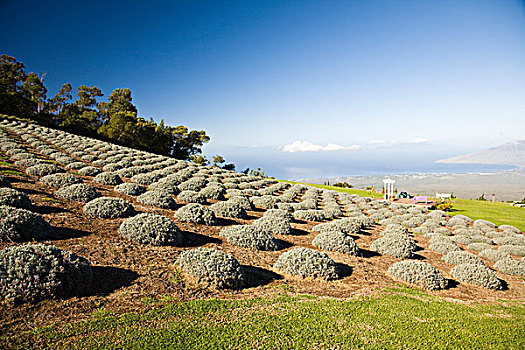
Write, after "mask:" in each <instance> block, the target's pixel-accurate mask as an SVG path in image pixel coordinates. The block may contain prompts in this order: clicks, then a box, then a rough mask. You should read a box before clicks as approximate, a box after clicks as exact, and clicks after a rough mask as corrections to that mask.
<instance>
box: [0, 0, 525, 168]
mask: <svg viewBox="0 0 525 350" xmlns="http://www.w3.org/2000/svg"><path fill="white" fill-rule="evenodd" d="M0 31H1V33H2V35H1V36H0V47H1V51H2V53H7V54H9V55H12V56H15V57H16V58H17V59H19V60H20V61H22V62H24V63H25V64H26V67H27V69H28V70H29V71H35V72H37V73H43V72H47V75H46V85H47V87H48V89H49V90H50V92H49V94H50V95H51V96H52V95H53V94H55V93H56V91H57V90H58V88H59V87H60V85H61V84H62V83H64V82H70V83H71V84H72V85H80V84H87V85H96V86H98V87H100V88H101V89H102V90H103V92H104V93H105V94H106V96H107V95H109V94H110V93H111V91H112V90H113V89H115V88H120V87H127V88H130V89H131V90H132V92H133V99H134V103H135V104H136V105H137V107H138V109H139V114H140V115H142V116H144V117H148V118H149V117H153V118H154V119H155V120H157V121H159V120H160V119H161V118H164V119H165V121H166V122H167V123H168V124H172V125H179V124H183V125H187V126H188V127H190V128H195V129H204V130H206V132H207V133H208V134H209V135H210V136H211V138H212V141H211V142H210V143H209V144H207V145H206V146H205V148H204V151H205V153H206V154H208V155H210V156H211V155H213V154H217V153H218V154H223V155H225V156H226V158H227V160H229V161H232V162H236V163H240V165H242V166H243V167H246V166H249V167H256V166H258V164H257V160H259V159H261V160H262V159H268V162H267V163H264V162H262V161H261V163H264V164H268V165H266V166H269V167H272V162H271V160H272V159H279V161H278V162H274V163H276V164H277V163H279V164H281V163H283V162H285V161H284V159H286V163H287V164H288V165H289V166H288V167H289V168H296V170H294V171H295V172H294V175H293V176H297V174H299V175H300V173H301V170H300V169H301V168H304V167H299V166H294V164H293V163H294V162H297V163H298V164H299V163H301V162H303V161H302V160H301V159H303V158H304V157H311V159H312V160H314V159H319V158H320V157H325V158H326V157H327V158H330V159H333V160H334V162H337V159H341V161H343V159H344V161H348V159H352V157H356V158H362V157H363V155H370V154H374V155H376V157H375V158H377V161H378V162H380V160H381V159H383V158H381V157H382V156H380V155H383V156H384V157H390V155H391V154H392V152H394V153H395V154H397V155H399V154H400V153H402V154H407V152H408V153H410V154H412V153H413V154H415V153H418V152H423V153H425V154H432V156H433V157H438V158H439V157H440V156H443V155H450V156H452V155H456V154H461V153H463V152H468V151H473V150H478V149H482V148H485V147H489V146H495V145H498V144H500V143H502V142H505V141H507V140H518V139H523V138H524V136H523V135H525V97H524V96H525V5H524V2H523V1H518V0H492V1H488V0H472V1H467V0H465V1H456V0H453V1H446V0H444V1H426V0H420V1H387V0H385V1H374V0H370V1H285V2H283V1H196V0H193V1H151V2H145V1H132V0H131V1H130V0H128V1H90V2H83V1H82V2H81V1H23V0H22V1H12V0H2V1H0ZM434 160H435V159H434ZM277 168H278V167H277V166H276V165H275V166H274V169H273V170H274V172H275V171H280V170H278V169H277ZM297 169H299V170H297ZM307 172H308V171H307V170H305V174H306V173H307ZM279 174H282V176H285V177H286V176H288V177H289V176H292V175H291V174H292V173H286V172H281V173H279Z"/></svg>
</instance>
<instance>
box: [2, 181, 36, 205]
mask: <svg viewBox="0 0 525 350" xmlns="http://www.w3.org/2000/svg"><path fill="white" fill-rule="evenodd" d="M0 205H8V206H11V207H17V208H22V209H28V210H31V209H32V208H33V205H32V204H31V201H30V200H29V197H28V196H27V195H26V194H25V193H24V192H20V191H17V190H15V189H14V188H9V187H0Z"/></svg>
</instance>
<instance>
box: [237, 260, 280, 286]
mask: <svg viewBox="0 0 525 350" xmlns="http://www.w3.org/2000/svg"><path fill="white" fill-rule="evenodd" d="M241 266H242V268H243V270H244V273H245V275H246V286H245V288H252V287H259V286H264V285H267V284H270V283H272V282H273V281H277V280H282V279H283V276H281V275H279V274H277V273H275V272H273V271H270V270H267V269H263V268H262V267H256V266H249V265H241Z"/></svg>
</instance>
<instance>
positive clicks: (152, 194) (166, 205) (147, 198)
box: [137, 190, 177, 210]
mask: <svg viewBox="0 0 525 350" xmlns="http://www.w3.org/2000/svg"><path fill="white" fill-rule="evenodd" d="M137 201H138V202H139V203H141V204H145V205H151V206H153V207H157V208H162V209H172V210H173V209H176V208H177V203H175V200H174V199H173V197H172V196H171V195H170V194H169V192H166V191H162V190H153V191H147V192H146V193H143V194H141V195H140V196H138V197H137Z"/></svg>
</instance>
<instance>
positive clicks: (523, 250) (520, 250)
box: [498, 244, 525, 256]
mask: <svg viewBox="0 0 525 350" xmlns="http://www.w3.org/2000/svg"><path fill="white" fill-rule="evenodd" d="M498 251H499V252H501V253H506V254H512V255H516V256H525V246H522V245H510V244H507V245H502V246H501V247H499V249H498Z"/></svg>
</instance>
